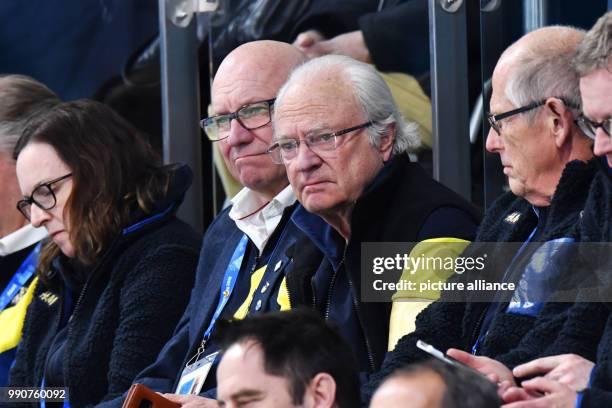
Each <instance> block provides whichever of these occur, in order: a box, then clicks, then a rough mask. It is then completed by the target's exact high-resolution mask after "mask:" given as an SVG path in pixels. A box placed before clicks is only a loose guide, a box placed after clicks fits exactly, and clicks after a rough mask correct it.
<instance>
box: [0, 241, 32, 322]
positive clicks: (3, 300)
mask: <svg viewBox="0 0 612 408" xmlns="http://www.w3.org/2000/svg"><path fill="white" fill-rule="evenodd" d="M41 245H42V244H41V243H38V245H36V246H35V247H34V249H33V250H32V252H30V255H28V257H27V258H26V259H25V261H23V263H22V264H21V266H19V269H17V272H15V274H14V275H13V277H12V278H11V281H10V282H9V284H8V285H7V287H6V288H5V289H4V291H3V292H2V294H1V295H0V310H4V308H5V307H6V306H8V304H9V303H11V300H13V298H14V297H15V295H17V293H19V290H21V288H23V287H24V285H25V284H26V283H28V281H29V280H30V278H31V277H32V275H34V271H35V270H36V262H37V261H38V254H39V253H40V247H41Z"/></svg>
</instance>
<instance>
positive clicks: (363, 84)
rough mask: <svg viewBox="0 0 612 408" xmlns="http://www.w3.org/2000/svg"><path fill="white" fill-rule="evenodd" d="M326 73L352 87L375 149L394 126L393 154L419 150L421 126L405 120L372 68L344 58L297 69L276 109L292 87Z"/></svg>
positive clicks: (329, 58) (330, 57) (280, 93)
mask: <svg viewBox="0 0 612 408" xmlns="http://www.w3.org/2000/svg"><path fill="white" fill-rule="evenodd" d="M324 72H335V73H338V75H339V76H340V79H341V80H343V81H344V82H345V83H346V84H347V85H348V86H350V87H351V90H352V92H353V94H354V95H355V98H356V100H357V101H358V103H359V104H360V106H361V108H362V109H363V112H364V115H365V118H366V120H367V121H371V122H373V125H372V126H371V127H369V128H368V129H367V131H368V136H369V138H370V143H371V144H372V146H375V147H378V146H379V145H380V140H381V138H382V137H383V136H384V135H385V134H386V132H387V126H388V125H390V124H395V140H394V143H393V153H395V154H398V153H402V152H406V151H407V152H411V151H414V150H416V148H417V147H419V145H420V144H421V138H420V135H419V131H418V125H417V124H416V123H413V122H407V121H406V120H405V119H404V118H403V116H402V114H401V113H400V112H399V110H398V109H397V105H396V104H395V100H394V99H393V96H392V95H391V91H390V90H389V87H388V86H387V84H386V82H385V80H384V79H382V77H381V76H380V75H379V74H378V73H377V72H376V70H375V69H374V67H373V66H371V65H368V64H365V63H363V62H360V61H357V60H354V59H353V58H350V57H346V56H343V55H326V56H323V57H319V58H314V59H312V60H310V61H308V62H306V63H304V64H302V65H300V66H299V67H297V68H296V69H295V70H294V71H293V72H292V73H291V75H290V76H289V79H287V82H285V84H284V85H283V86H282V87H281V89H280V90H279V91H278V94H277V96H276V102H275V106H281V105H282V104H283V99H284V97H285V94H286V93H287V91H288V90H289V89H290V88H291V87H292V86H293V85H295V84H296V83H302V82H309V81H311V80H312V78H313V77H317V76H318V75H319V74H320V73H324ZM275 112H276V110H275ZM274 115H275V116H276V113H275V114H274Z"/></svg>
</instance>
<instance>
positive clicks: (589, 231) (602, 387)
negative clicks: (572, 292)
mask: <svg viewBox="0 0 612 408" xmlns="http://www.w3.org/2000/svg"><path fill="white" fill-rule="evenodd" d="M603 171H609V169H606V168H604V169H603V170H602V171H600V172H599V173H598V174H597V177H596V178H595V180H594V181H593V184H592V185H591V190H590V192H589V198H588V200H587V204H586V206H585V209H584V217H583V219H582V223H581V229H582V234H583V235H584V236H585V237H586V238H587V239H589V241H593V242H606V243H608V248H609V245H610V244H609V243H610V242H612V181H611V179H610V177H609V176H607V175H606V174H604V173H603ZM598 255H600V256H599V257H597V262H598V265H599V266H601V265H606V266H608V265H610V257H612V254H611V253H610V252H607V253H605V254H598ZM601 255H604V256H605V255H607V257H606V258H605V259H602V258H601ZM601 269H602V268H601V267H598V272H599V277H600V279H601V282H602V286H603V288H604V290H605V291H606V292H605V294H604V296H605V298H603V299H601V300H603V301H605V302H602V303H599V304H596V305H591V304H588V303H585V304H582V305H577V307H576V308H574V310H573V311H572V312H573V313H574V316H572V317H574V318H573V319H572V321H573V322H576V323H575V324H576V325H579V324H580V323H581V322H584V321H585V320H587V321H588V320H592V319H593V310H596V311H598V312H599V314H600V316H601V315H605V316H607V323H606V326H605V329H604V333H603V336H602V337H601V341H600V342H599V347H598V349H597V356H596V358H595V359H594V360H593V361H595V362H596V365H595V367H594V369H593V372H592V374H591V381H590V384H589V388H587V389H586V390H585V391H584V392H583V397H582V404H581V407H582V408H587V407H604V406H605V407H607V406H612V386H611V384H612V317H610V308H611V307H612V306H611V303H610V297H611V294H612V274H611V273H612V268H606V270H601Z"/></svg>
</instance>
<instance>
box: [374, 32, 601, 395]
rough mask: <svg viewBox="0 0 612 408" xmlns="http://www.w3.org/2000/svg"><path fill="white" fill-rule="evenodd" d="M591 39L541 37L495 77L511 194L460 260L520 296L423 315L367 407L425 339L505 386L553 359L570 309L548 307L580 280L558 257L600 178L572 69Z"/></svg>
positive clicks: (509, 54) (498, 143) (525, 42)
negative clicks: (476, 260)
mask: <svg viewBox="0 0 612 408" xmlns="http://www.w3.org/2000/svg"><path fill="white" fill-rule="evenodd" d="M583 36H584V33H583V32H581V31H579V30H576V29H572V28H569V27H546V28H542V29H539V30H536V31H533V32H531V33H528V34H526V35H525V36H523V37H522V38H520V39H519V40H518V41H517V42H516V43H514V44H513V45H511V46H510V47H509V48H508V49H507V50H506V51H504V53H503V54H502V56H501V58H500V59H499V61H498V63H497V65H496V67H495V70H494V72H493V78H492V84H493V93H492V96H491V101H490V108H491V112H492V113H491V114H489V115H488V119H489V124H490V126H491V129H490V131H489V135H488V137H487V144H486V146H487V150H488V151H489V152H491V153H495V154H498V155H499V156H500V159H501V162H502V165H503V167H504V170H503V171H504V174H505V175H506V176H507V177H508V180H509V186H510V190H511V192H508V193H506V194H504V195H502V196H501V197H500V198H499V199H498V200H496V202H494V203H493V204H492V205H491V207H490V208H489V209H488V210H487V213H486V215H485V219H484V220H483V223H482V225H481V227H480V229H479V233H478V237H477V238H476V241H477V242H475V243H473V244H472V245H470V247H468V248H467V249H466V251H465V252H464V253H463V254H462V256H472V257H473V256H478V255H479V254H483V253H486V254H488V258H487V265H486V269H485V271H484V272H485V275H484V276H485V277H487V278H491V277H495V278H497V277H500V279H501V280H502V281H503V282H504V283H513V284H514V285H515V287H516V290H512V291H508V292H507V293H500V292H501V291H500V292H497V293H496V294H495V296H494V298H493V302H482V301H478V298H476V297H474V296H472V297H471V298H473V299H474V301H473V302H468V303H448V302H444V300H446V299H447V298H446V296H445V295H444V294H443V295H442V296H441V299H440V301H439V302H434V303H433V304H432V305H431V306H430V307H429V308H428V309H426V310H425V311H424V312H423V313H421V315H420V316H419V320H418V321H417V328H416V331H415V332H414V333H412V334H410V335H408V336H405V337H404V338H402V339H401V340H400V342H399V343H398V345H397V347H396V349H395V350H394V352H393V355H392V356H391V357H390V358H389V359H388V360H387V361H386V364H385V366H384V367H383V369H382V370H381V372H380V373H377V375H376V376H375V378H374V379H373V381H372V382H371V384H370V385H369V386H368V387H366V389H365V395H364V397H365V398H366V399H367V398H369V396H370V395H371V393H372V391H373V390H374V388H375V387H376V385H377V383H378V382H379V381H381V380H382V379H383V378H384V377H385V376H387V375H388V374H390V373H391V372H392V371H393V370H394V369H395V368H398V367H401V366H403V365H406V364H409V363H413V362H415V361H418V360H421V359H423V358H424V357H425V354H424V353H422V352H421V351H420V350H419V349H418V348H417V347H416V344H415V343H416V340H417V339H422V340H424V341H426V342H428V343H431V344H433V345H435V346H436V347H437V348H438V349H440V350H447V349H449V348H454V349H453V350H451V351H449V352H448V354H449V355H451V356H452V357H454V358H456V359H459V360H461V361H463V362H464V363H466V364H469V365H472V366H473V367H474V368H477V369H480V370H481V371H483V372H485V373H486V374H489V375H490V376H491V378H494V379H495V380H497V381H499V380H504V379H506V378H500V377H502V376H503V375H504V374H507V373H508V371H507V370H506V369H505V367H504V366H503V365H502V364H501V363H503V364H505V365H506V366H509V367H510V368H513V367H514V366H516V365H517V364H520V363H522V362H525V361H526V360H529V359H530V358H532V357H538V356H540V355H542V354H543V353H545V352H546V353H549V352H550V349H549V346H551V344H552V343H553V342H554V340H555V339H556V337H557V335H558V334H559V333H560V331H561V330H562V327H563V322H564V321H565V320H564V319H565V318H566V313H567V310H568V309H569V308H570V307H571V306H572V303H571V302H567V303H561V304H559V303H556V302H550V301H549V300H550V299H555V298H556V297H555V296H556V294H557V291H558V290H561V289H562V288H560V287H557V285H559V282H561V281H565V282H567V280H568V279H571V278H572V277H573V278H576V276H575V274H574V273H573V271H572V270H571V268H568V267H567V266H568V265H570V264H571V262H570V261H571V260H572V258H571V256H569V255H568V251H564V250H562V251H554V249H555V248H559V245H561V244H566V245H567V243H572V242H575V241H578V240H580V233H579V231H577V228H576V225H577V224H578V223H579V220H580V214H581V210H582V209H583V208H584V204H585V201H586V198H587V196H588V191H589V186H590V184H591V182H592V180H593V177H594V175H595V173H596V171H597V166H596V164H595V163H594V161H593V160H590V159H592V157H593V153H592V141H591V140H590V139H589V138H588V137H586V136H585V135H584V133H583V132H582V131H581V130H580V129H579V128H578V126H577V124H576V122H575V120H576V118H577V116H578V114H579V112H580V94H579V90H578V76H577V75H576V73H575V71H574V70H573V68H572V65H571V61H572V58H573V56H574V54H575V52H576V48H577V46H578V44H579V43H580V41H581V40H582V38H583ZM491 242H498V243H499V244H487V243H491ZM506 242H522V243H523V245H521V246H516V247H511V246H508V245H506V244H504V243H506ZM530 242H531V243H534V244H533V245H527V244H528V243H530ZM569 254H571V251H569ZM579 278H580V279H586V278H587V277H586V276H580V277H579ZM468 299H470V298H468ZM489 300H490V299H489ZM593 317H594V318H596V316H593ZM604 322H605V320H604ZM599 323H601V322H597V321H594V322H593V326H595V328H593V330H594V333H589V335H588V336H586V338H582V337H581V336H579V337H578V338H580V340H581V341H582V344H581V350H583V352H584V353H587V354H588V353H589V352H590V353H594V352H595V349H596V346H597V341H598V334H597V333H596V332H597V329H596V328H597V327H600V326H601V325H600V324H599ZM600 334H601V332H599V335H600ZM575 341H577V340H576V337H574V342H575ZM556 346H558V347H560V348H566V347H567V348H572V347H576V346H577V345H576V344H575V343H574V344H569V342H566V343H564V344H557V345H556ZM472 354H474V355H480V356H487V357H489V358H487V357H474V356H473V355H472ZM493 359H495V360H497V361H495V360H493ZM483 366H486V369H485V368H483ZM510 379H512V375H511V374H510Z"/></svg>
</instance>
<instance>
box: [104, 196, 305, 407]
mask: <svg viewBox="0 0 612 408" xmlns="http://www.w3.org/2000/svg"><path fill="white" fill-rule="evenodd" d="M293 209H294V207H289V208H287V209H285V214H284V215H283V221H281V224H279V226H280V225H284V229H286V231H284V233H283V234H282V240H279V241H278V245H276V246H275V247H274V251H273V253H272V254H271V255H270V257H269V259H268V262H267V264H268V265H273V266H275V265H276V264H277V263H278V262H279V261H282V267H281V268H282V269H283V270H282V271H280V272H282V273H281V276H283V275H285V273H286V270H285V268H288V267H289V265H290V264H292V261H291V256H292V255H291V253H293V252H295V250H294V245H295V242H296V240H297V238H298V237H301V232H300V231H299V230H298V229H297V227H295V225H294V224H293V223H291V222H288V218H289V216H290V214H291V212H292V211H293ZM229 210H230V209H229V208H227V209H225V210H224V211H223V212H221V213H220V214H219V215H218V216H217V217H216V218H215V219H214V220H213V222H212V224H211V225H210V227H209V228H208V230H207V232H206V234H205V236H204V243H203V245H202V250H201V252H200V259H199V263H198V268H197V272H196V281H195V285H194V287H193V290H192V291H191V297H190V300H189V304H188V306H187V309H186V310H185V313H184V314H183V317H182V318H181V320H180V321H179V323H178V325H177V326H176V329H175V331H174V334H173V336H172V338H171V339H170V340H169V341H168V342H167V343H166V345H165V346H164V348H163V349H162V350H161V352H160V353H159V356H158V358H157V360H156V361H155V362H154V363H153V364H151V365H150V366H149V367H147V368H146V369H145V370H143V371H142V372H141V373H140V374H139V375H138V376H137V378H136V380H135V381H134V382H135V383H142V384H145V385H146V386H148V387H149V388H152V389H154V390H155V391H158V392H174V391H175V389H176V386H177V384H178V380H179V379H180V376H181V373H182V371H183V368H184V367H185V365H186V363H187V362H188V361H189V360H190V359H191V358H192V357H193V356H194V355H195V354H196V352H197V349H198V347H199V345H200V343H201V342H202V339H203V335H204V332H205V330H206V329H207V327H208V325H209V323H210V320H211V317H212V315H213V313H214V311H215V309H216V306H217V303H218V299H219V295H220V287H221V283H222V281H223V277H224V275H225V271H226V268H227V265H228V263H229V261H230V259H231V257H232V255H233V252H234V250H235V248H236V246H237V244H238V242H239V241H240V239H241V238H242V236H243V235H244V233H243V232H242V231H241V230H240V229H238V227H237V226H236V224H235V222H234V221H233V220H232V219H231V218H230V217H229ZM282 229H283V227H281V228H278V227H277V231H275V234H274V235H273V237H271V239H270V241H269V242H268V244H267V247H271V246H272V245H274V244H275V242H274V240H275V239H278V238H279V235H280V234H279V233H280V230H282ZM249 245H252V244H251V243H249ZM289 248H291V250H289ZM256 252H257V251H253V250H251V251H249V254H250V256H247V255H245V259H244V260H243V262H242V267H241V270H240V274H244V273H247V272H248V271H246V270H245V269H247V267H248V265H252V263H253V259H249V258H254V257H255V255H256ZM288 254H289V255H288ZM290 291H291V289H290ZM291 301H292V305H294V299H293V296H292V299H291ZM209 351H210V350H209ZM207 352H208V351H207ZM208 383H209V380H208V379H207V384H208ZM213 384H214V381H213ZM206 391H210V390H204V389H203V390H202V392H203V395H211V396H214V395H212V394H210V393H209V394H206V393H205V392H206ZM213 394H214V393H213ZM121 403H122V399H121V398H119V399H117V400H115V401H111V402H109V403H108V405H104V406H109V407H110V406H113V407H119V406H121Z"/></svg>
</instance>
